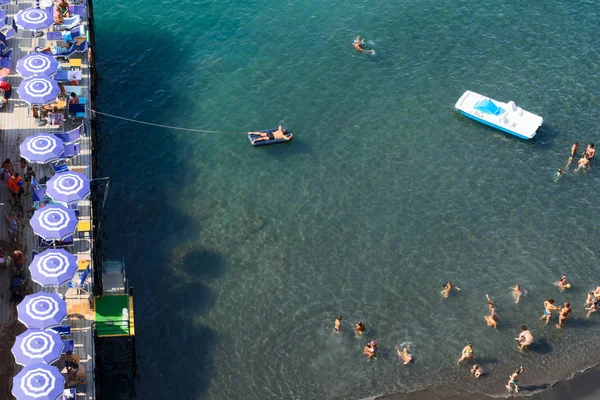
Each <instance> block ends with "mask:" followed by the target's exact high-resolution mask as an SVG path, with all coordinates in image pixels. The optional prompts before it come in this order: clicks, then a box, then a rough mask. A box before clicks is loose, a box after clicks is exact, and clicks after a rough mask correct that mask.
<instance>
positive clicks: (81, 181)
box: [46, 171, 90, 204]
mask: <svg viewBox="0 0 600 400" xmlns="http://www.w3.org/2000/svg"><path fill="white" fill-rule="evenodd" d="M89 193H90V180H89V179H88V177H87V176H85V174H83V173H81V172H73V171H69V172H60V173H58V174H56V175H54V176H53V177H52V178H50V180H49V181H48V183H47V189H46V194H47V195H48V196H50V197H52V200H54V201H58V202H61V203H67V204H69V203H75V202H78V201H79V200H82V199H83V198H85V196H87V195H88V194H89Z"/></svg>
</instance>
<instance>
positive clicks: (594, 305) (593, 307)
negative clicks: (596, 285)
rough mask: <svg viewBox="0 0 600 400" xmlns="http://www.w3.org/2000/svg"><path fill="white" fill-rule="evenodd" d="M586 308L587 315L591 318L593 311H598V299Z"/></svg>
mask: <svg viewBox="0 0 600 400" xmlns="http://www.w3.org/2000/svg"><path fill="white" fill-rule="evenodd" d="M585 310H586V311H587V312H588V313H587V317H588V318H589V317H590V315H591V314H592V313H593V312H597V311H598V300H594V302H593V303H592V304H590V305H589V306H587V307H586V308H585Z"/></svg>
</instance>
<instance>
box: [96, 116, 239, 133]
mask: <svg viewBox="0 0 600 400" xmlns="http://www.w3.org/2000/svg"><path fill="white" fill-rule="evenodd" d="M91 112H93V113H94V114H98V115H104V116H105V117H111V118H116V119H121V120H123V121H129V122H135V123H137V124H142V125H150V126H156V127H159V128H167V129H174V130H178V131H188V132H201V133H237V134H240V133H243V134H247V133H248V131H245V132H225V131H209V130H205V129H193V128H181V127H179V126H171V125H162V124H155V123H152V122H146V121H140V120H137V119H133V118H125V117H120V116H118V115H114V114H108V113H104V112H100V111H96V110H91Z"/></svg>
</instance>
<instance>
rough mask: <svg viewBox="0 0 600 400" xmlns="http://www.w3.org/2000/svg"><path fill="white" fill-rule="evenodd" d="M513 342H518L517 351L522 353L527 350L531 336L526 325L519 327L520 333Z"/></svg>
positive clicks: (531, 340) (531, 339)
mask: <svg viewBox="0 0 600 400" xmlns="http://www.w3.org/2000/svg"><path fill="white" fill-rule="evenodd" d="M515 340H518V341H519V350H521V351H523V350H525V349H528V348H529V346H531V343H533V335H532V334H531V332H529V329H527V326H526V325H521V333H520V334H519V337H518V338H515Z"/></svg>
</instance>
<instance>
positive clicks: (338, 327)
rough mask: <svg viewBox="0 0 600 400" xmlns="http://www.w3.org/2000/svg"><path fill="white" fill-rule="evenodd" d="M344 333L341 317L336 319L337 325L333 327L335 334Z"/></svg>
mask: <svg viewBox="0 0 600 400" xmlns="http://www.w3.org/2000/svg"><path fill="white" fill-rule="evenodd" d="M341 332H342V316H341V315H339V316H338V317H337V318H336V319H335V323H334V325H333V333H337V334H340V333H341Z"/></svg>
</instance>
